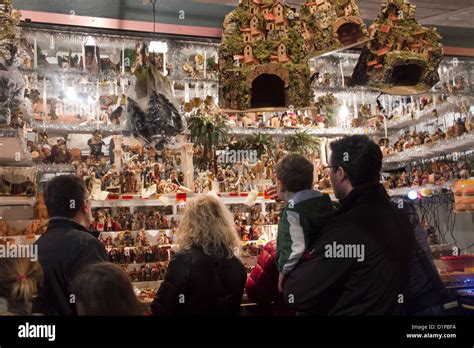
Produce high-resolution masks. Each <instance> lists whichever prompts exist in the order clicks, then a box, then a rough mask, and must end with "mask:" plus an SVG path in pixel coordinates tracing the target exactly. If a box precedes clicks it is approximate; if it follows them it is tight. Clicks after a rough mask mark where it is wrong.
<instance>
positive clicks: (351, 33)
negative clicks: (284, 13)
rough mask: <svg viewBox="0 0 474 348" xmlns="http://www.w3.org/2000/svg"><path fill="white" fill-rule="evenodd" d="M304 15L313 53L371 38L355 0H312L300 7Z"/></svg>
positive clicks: (347, 46)
mask: <svg viewBox="0 0 474 348" xmlns="http://www.w3.org/2000/svg"><path fill="white" fill-rule="evenodd" d="M301 18H302V23H303V25H302V30H301V33H302V35H303V37H304V38H305V44H306V45H307V46H308V50H309V51H310V54H311V56H319V55H322V54H327V53H330V52H333V51H337V50H341V49H347V48H350V47H353V46H357V45H360V44H361V43H364V42H366V41H367V39H368V38H369V34H368V31H367V27H366V26H365V24H364V21H363V19H362V16H361V14H360V11H359V8H358V7H357V5H356V3H355V0H310V1H307V2H306V3H305V4H304V5H303V6H302V7H301Z"/></svg>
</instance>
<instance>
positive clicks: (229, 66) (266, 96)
mask: <svg viewBox="0 0 474 348" xmlns="http://www.w3.org/2000/svg"><path fill="white" fill-rule="evenodd" d="M302 33H303V34H304V35H302ZM309 36H310V32H309V30H308V27H307V25H306V24H305V23H304V22H303V21H302V20H301V19H300V15H299V13H296V10H295V9H293V8H291V7H290V6H288V5H287V4H286V3H285V2H284V1H281V0H272V1H265V2H264V1H260V0H242V1H241V2H240V3H239V5H238V6H237V7H236V9H235V10H234V11H233V12H232V13H231V14H230V15H228V16H227V17H226V19H225V21H224V36H223V38H222V43H221V45H220V47H219V71H220V98H219V99H220V102H221V107H223V108H231V109H241V110H245V109H249V108H259V107H284V106H289V105H294V106H295V107H303V106H307V105H309V103H310V72H309V67H308V58H309V57H308V50H307V48H308V45H306V43H305V39H304V38H303V37H307V38H309Z"/></svg>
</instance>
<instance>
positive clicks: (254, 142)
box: [245, 132, 276, 158]
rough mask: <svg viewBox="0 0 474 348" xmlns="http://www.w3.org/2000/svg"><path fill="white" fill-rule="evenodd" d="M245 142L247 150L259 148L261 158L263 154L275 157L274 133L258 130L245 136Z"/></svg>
mask: <svg viewBox="0 0 474 348" xmlns="http://www.w3.org/2000/svg"><path fill="white" fill-rule="evenodd" d="M245 143H246V146H245V147H246V149H247V150H257V153H258V157H259V158H260V156H261V155H263V154H268V155H269V156H270V157H273V150H275V147H276V145H275V140H274V139H273V137H272V135H270V134H264V133H260V132H258V133H255V134H252V135H250V136H248V137H247V138H245Z"/></svg>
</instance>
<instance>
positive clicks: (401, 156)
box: [382, 131, 474, 164]
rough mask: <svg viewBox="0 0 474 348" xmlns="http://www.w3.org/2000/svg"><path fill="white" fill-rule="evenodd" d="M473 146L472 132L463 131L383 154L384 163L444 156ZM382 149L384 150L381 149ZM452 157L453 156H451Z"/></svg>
mask: <svg viewBox="0 0 474 348" xmlns="http://www.w3.org/2000/svg"><path fill="white" fill-rule="evenodd" d="M473 147H474V132H472V131H471V132H470V133H464V134H462V135H461V136H457V137H454V138H452V139H439V140H437V141H432V142H429V143H427V144H424V145H418V146H413V147H409V148H406V149H404V150H403V151H401V152H397V153H390V154H388V155H385V157H384V159H383V162H384V164H396V163H402V162H403V163H405V164H409V163H410V162H413V161H419V160H424V159H429V158H434V157H440V156H446V155H449V154H453V153H463V152H466V151H470V150H472V149H473ZM382 151H384V150H382ZM453 158H454V157H453Z"/></svg>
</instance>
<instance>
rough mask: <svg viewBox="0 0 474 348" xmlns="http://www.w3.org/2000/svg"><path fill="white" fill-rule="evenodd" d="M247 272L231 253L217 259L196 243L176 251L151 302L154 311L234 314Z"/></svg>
mask: <svg viewBox="0 0 474 348" xmlns="http://www.w3.org/2000/svg"><path fill="white" fill-rule="evenodd" d="M246 278H247V274H246V271H245V267H244V265H243V264H242V262H241V261H240V260H239V259H237V258H236V257H235V256H234V257H232V258H231V259H217V258H215V257H213V256H209V255H206V254H205V253H204V251H203V250H202V249H201V248H199V247H192V248H190V249H184V250H180V251H179V252H177V253H176V254H175V255H174V256H173V258H172V259H171V262H170V264H169V266H168V270H167V271H166V275H165V279H164V280H163V283H161V286H160V288H159V289H158V292H157V293H156V296H155V299H154V300H153V303H152V306H151V308H152V313H153V314H154V315H236V314H239V313H240V304H241V302H242V295H243V292H244V286H245V280H246Z"/></svg>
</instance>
